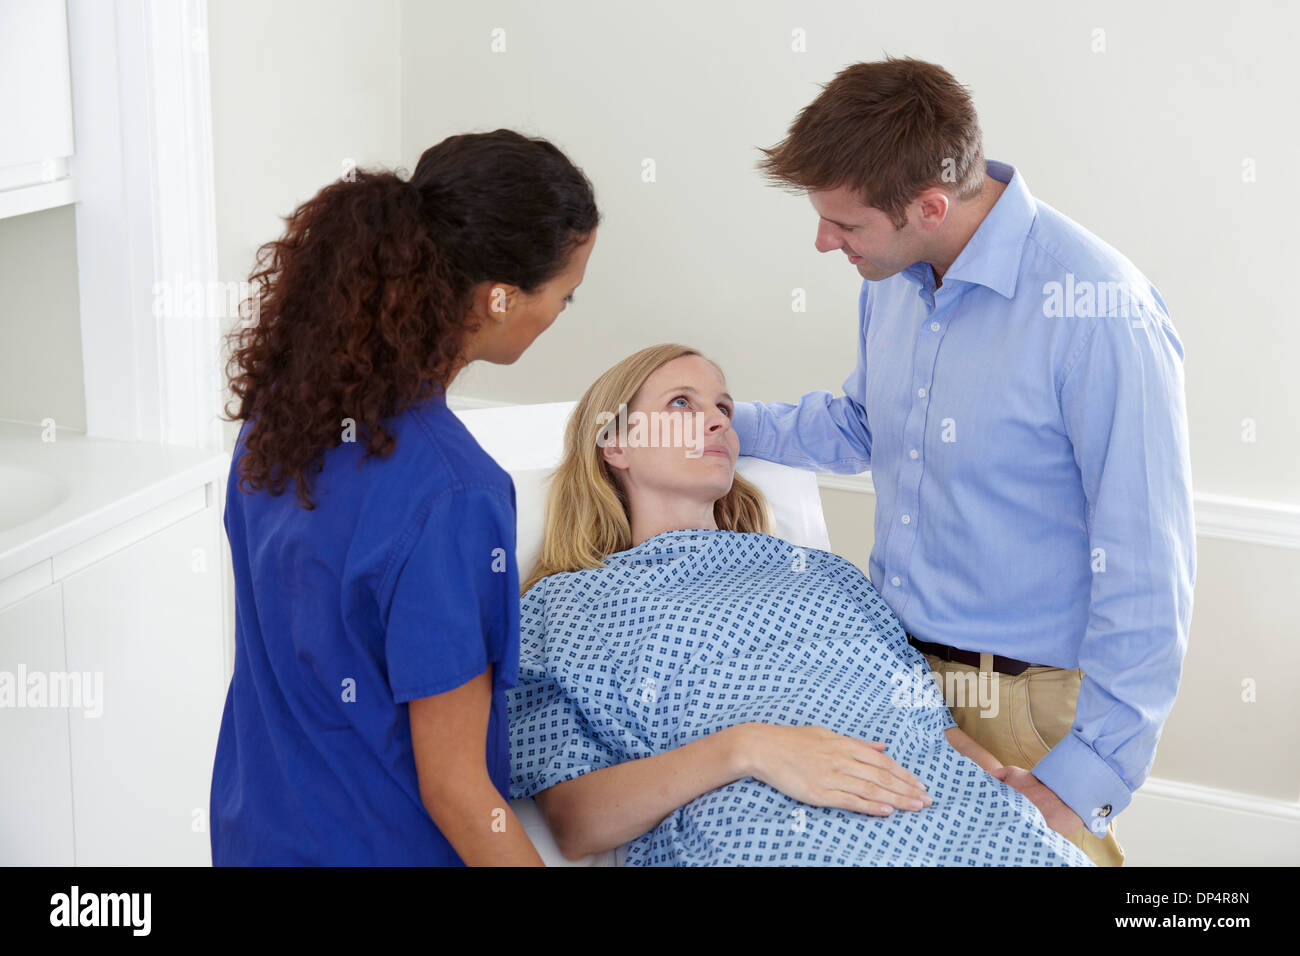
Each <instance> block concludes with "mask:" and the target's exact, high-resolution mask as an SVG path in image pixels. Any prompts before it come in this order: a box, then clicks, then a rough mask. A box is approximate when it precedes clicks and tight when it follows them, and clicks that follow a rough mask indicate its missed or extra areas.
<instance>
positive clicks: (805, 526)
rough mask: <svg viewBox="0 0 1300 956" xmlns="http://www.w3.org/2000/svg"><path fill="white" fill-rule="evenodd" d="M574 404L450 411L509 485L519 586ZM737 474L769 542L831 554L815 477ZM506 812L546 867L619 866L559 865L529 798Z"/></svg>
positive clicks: (780, 468) (604, 860) (770, 470)
mask: <svg viewBox="0 0 1300 956" xmlns="http://www.w3.org/2000/svg"><path fill="white" fill-rule="evenodd" d="M453 401H454V400H453ZM576 404H577V403H576V402H551V403H547V404H543V405H509V406H501V407H495V408H474V409H456V415H457V417H458V418H460V420H461V421H463V422H464V423H465V426H466V427H467V428H468V429H469V431H470V433H471V434H472V435H473V436H474V438H475V440H476V441H477V442H478V443H479V445H481V446H482V448H483V450H484V451H486V452H487V453H488V454H489V455H491V456H492V457H493V458H494V459H496V461H497V463H498V464H500V465H501V467H502V468H504V469H505V470H506V471H507V472H509V473H510V477H511V479H513V481H514V484H515V505H516V508H517V510H518V537H517V541H516V552H515V558H516V560H517V561H518V565H519V576H520V579H521V580H522V579H523V578H524V577H526V576H527V574H528V572H529V571H530V570H531V569H532V566H533V562H534V561H535V560H536V558H537V555H538V553H539V552H540V551H541V547H542V526H543V522H544V519H545V510H546V479H547V477H548V476H549V475H550V473H551V471H552V470H553V469H554V468H555V466H556V465H558V464H559V462H560V456H561V454H562V451H563V443H564V428H565V425H566V424H567V422H568V419H569V414H570V413H571V412H572V411H573V408H574V406H575V405H576ZM736 470H737V471H738V472H739V473H740V474H741V475H743V476H744V477H745V479H746V480H747V481H749V482H751V483H752V484H754V485H756V486H757V487H758V488H759V489H760V490H761V491H762V492H763V494H764V495H765V496H766V497H767V500H768V503H769V505H770V506H771V508H772V518H773V527H772V533H773V534H774V535H776V536H777V537H779V538H784V539H785V540H787V541H789V542H791V543H792V544H796V545H799V546H801V547H806V548H820V549H821V550H823V551H829V550H830V547H831V545H830V538H829V537H828V535H827V533H826V521H825V518H824V517H823V516H822V505H821V496H820V494H819V492H818V490H817V476H816V475H815V474H814V473H813V472H810V471H803V470H800V469H798V468H790V467H788V466H786V465H778V464H776V463H775V462H770V461H763V460H762V459H758V458H748V457H742V458H740V459H739V460H738V461H737V463H736ZM511 807H512V808H513V809H514V811H515V814H516V815H517V816H518V817H519V820H520V822H521V823H522V824H523V826H524V829H525V830H526V831H527V832H528V836H529V837H530V838H531V839H532V841H533V845H534V846H535V847H537V851H538V852H539V853H540V854H541V856H542V859H543V860H544V861H545V862H546V864H547V865H548V866H619V865H622V862H623V858H624V856H625V851H626V848H625V847H619V848H618V849H617V850H610V851H608V852H606V853H600V854H593V855H591V856H587V857H584V858H583V859H581V860H566V859H564V857H563V856H561V855H560V851H559V849H558V848H557V847H556V845H555V840H554V839H553V838H552V837H551V833H550V831H549V829H548V828H547V826H546V821H545V819H543V817H542V814H541V811H540V810H539V809H538V808H537V805H536V804H535V803H534V802H533V799H532V798H531V797H529V798H527V799H524V800H512V801H511Z"/></svg>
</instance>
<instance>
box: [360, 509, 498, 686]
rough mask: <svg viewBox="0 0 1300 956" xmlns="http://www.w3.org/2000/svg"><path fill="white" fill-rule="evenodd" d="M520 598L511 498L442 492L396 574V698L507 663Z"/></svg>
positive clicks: (389, 631)
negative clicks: (490, 665)
mask: <svg viewBox="0 0 1300 956" xmlns="http://www.w3.org/2000/svg"><path fill="white" fill-rule="evenodd" d="M518 600H519V574H518V570H517V568H516V566H515V521H514V507H513V504H512V502H511V501H510V499H509V497H508V496H506V495H504V494H503V493H502V492H500V491H496V490H493V489H490V488H470V489H465V488H456V489H452V490H449V491H447V492H444V493H443V494H441V495H440V496H439V497H438V498H436V499H435V500H434V501H433V503H432V505H431V506H430V509H429V512H428V515H427V516H426V517H425V518H424V520H423V522H422V524H421V526H420V527H419V529H418V532H417V533H415V540H414V542H413V544H412V545H411V547H410V549H409V552H408V555H407V557H406V560H405V562H404V563H403V564H402V566H401V567H400V568H399V569H398V571H397V572H396V582H395V584H394V586H393V596H392V600H391V601H390V603H389V608H388V618H387V624H386V629H385V636H384V648H385V656H386V659H387V666H388V682H389V686H390V687H391V688H392V691H393V699H394V700H396V701H397V702H398V703H402V702H405V701H411V700H416V699H418V698H421V697H431V696H433V695H434V694H441V693H443V692H444V691H448V690H452V689H453V688H456V687H460V686H461V685H462V684H464V683H466V682H467V681H469V680H470V679H471V678H474V677H477V676H478V675H479V674H481V673H483V672H484V671H485V670H486V669H487V667H488V665H489V664H498V663H501V662H504V661H505V660H507V657H508V654H507V651H508V645H509V642H511V641H517V640H518V634H517V628H518ZM512 605H513V607H512ZM503 677H505V678H508V679H509V680H511V681H512V680H513V675H498V674H494V675H493V683H494V684H498V685H499V684H500V683H501V679H502V678H503Z"/></svg>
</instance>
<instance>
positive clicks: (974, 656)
mask: <svg viewBox="0 0 1300 956" xmlns="http://www.w3.org/2000/svg"><path fill="white" fill-rule="evenodd" d="M903 633H905V634H907V632H906V631H904V632H903ZM907 643H909V644H911V645H912V646H913V647H915V648H916V649H917V650H918V651H920V652H921V653H922V654H933V655H934V656H935V657H938V658H939V659H940V660H945V661H954V662H956V663H958V664H966V665H968V666H970V667H975V668H978V667H979V666H980V655H979V652H978V651H963V650H962V649H961V648H959V647H949V646H948V645H947V644H933V643H931V642H930V641H922V640H920V639H918V638H916V637H913V636H912V635H911V634H907ZM1035 666H1037V665H1035V664H1029V663H1026V662H1025V661H1018V660H1016V659H1015V658H1014V657H1003V656H1002V655H1001V654H994V655H993V669H994V670H995V671H997V672H998V673H999V674H1006V675H1007V676H1008V677H1015V676H1016V675H1017V674H1023V673H1024V672H1025V671H1027V670H1028V669H1029V668H1031V667H1035Z"/></svg>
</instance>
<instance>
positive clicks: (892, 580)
mask: <svg viewBox="0 0 1300 956" xmlns="http://www.w3.org/2000/svg"><path fill="white" fill-rule="evenodd" d="M889 583H890V584H892V585H893V586H894V587H898V586H899V585H900V584H902V583H903V579H902V578H900V577H899V576H898V575H897V574H895V575H894V576H893V577H892V578H890V579H889Z"/></svg>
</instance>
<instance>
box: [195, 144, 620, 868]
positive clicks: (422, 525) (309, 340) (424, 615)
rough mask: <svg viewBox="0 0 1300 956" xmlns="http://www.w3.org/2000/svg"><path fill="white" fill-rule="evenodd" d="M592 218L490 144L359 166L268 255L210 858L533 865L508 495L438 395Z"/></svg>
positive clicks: (567, 291) (248, 364)
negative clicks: (523, 793)
mask: <svg viewBox="0 0 1300 956" xmlns="http://www.w3.org/2000/svg"><path fill="white" fill-rule="evenodd" d="M598 220H599V215H598V213H597V211H596V206H595V201H594V198H593V196H592V191H591V184H590V183H589V182H588V181H587V179H586V177H585V176H584V175H583V174H582V172H581V170H579V169H578V168H577V167H576V166H574V165H573V164H572V163H571V162H570V161H569V160H568V158H567V157H565V156H564V154H563V153H561V152H560V151H559V150H558V149H556V148H555V146H554V145H552V144H551V143H548V142H547V141H546V140H543V139H536V138H528V137H525V136H521V135H520V134H518V133H515V132H513V131H511V130H496V131H494V132H492V133H473V134H465V135H460V136H451V137H448V138H447V139H445V140H443V141H442V142H441V143H438V144H437V145H435V146H433V147H431V148H430V149H428V150H425V152H424V153H423V155H421V157H420V162H419V164H418V165H417V167H416V169H415V172H414V173H413V174H412V175H411V177H410V179H409V180H408V179H404V178H403V177H402V176H400V175H398V174H397V173H395V172H389V171H384V170H355V171H354V172H353V174H352V175H351V176H350V177H349V178H348V179H347V180H343V181H339V182H335V183H331V184H329V185H327V186H325V187H324V188H323V189H321V190H320V192H319V193H317V194H316V196H314V197H313V198H312V199H310V200H308V201H307V202H305V203H303V204H302V205H301V206H299V207H298V209H296V210H295V211H294V212H293V213H292V214H291V215H290V216H289V217H288V218H287V220H286V230H285V234H284V236H283V237H282V238H281V239H278V240H275V241H273V242H270V243H267V244H266V245H265V246H263V247H262V249H261V250H259V255H258V267H257V269H256V270H255V271H254V273H253V275H252V276H251V279H252V282H253V287H254V289H255V292H254V294H253V296H251V297H250V300H249V303H248V308H249V313H250V314H248V315H247V321H245V322H243V323H241V325H240V326H239V327H237V328H236V329H235V331H234V332H232V333H231V344H232V351H231V357H230V362H229V366H228V369H229V371H230V388H231V391H232V393H233V394H234V396H235V399H236V402H237V410H236V411H235V412H234V414H232V415H231V416H230V417H231V418H232V420H240V421H242V422H243V426H242V428H241V430H240V434H239V440H238V442H237V443H236V448H235V453H234V456H233V459H232V462H231V472H230V482H229V485H228V489H227V494H226V513H225V524H226V531H227V536H228V538H229V541H230V548H231V556H232V560H233V566H234V576H235V620H236V625H235V661H234V674H233V676H232V679H231V684H230V689H229V692H228V695H227V698H226V706H225V710H224V712H223V715H222V723H221V729H220V734H219V737H218V743H217V753H216V758H215V761H214V766H213V777H212V794H211V805H210V821H211V825H210V831H211V838H212V857H213V862H214V863H216V864H218V865H223V864H270V865H293V864H381V865H403V864H452V865H455V864H460V863H472V864H508V865H523V864H532V865H540V863H541V858H540V857H539V856H538V854H537V851H536V849H535V848H534V847H533V846H532V843H531V842H530V841H529V840H528V837H527V834H526V833H525V832H524V829H523V827H522V825H521V824H520V823H519V821H518V820H517V819H516V818H515V816H514V814H513V812H512V810H511V809H510V806H509V801H508V800H507V799H506V797H507V794H508V790H507V787H508V777H509V754H508V743H507V732H508V728H507V726H506V725H507V721H506V713H505V696H504V691H505V688H507V687H509V686H511V685H512V684H513V683H514V681H515V678H516V671H517V660H518V652H519V634H518V614H519V579H518V572H517V569H516V565H515V512H514V488H513V485H512V484H511V481H510V478H509V476H508V475H507V474H506V473H505V472H504V471H503V470H502V469H501V468H500V467H499V466H498V465H497V464H496V463H495V462H493V461H492V459H491V458H490V457H489V456H488V455H487V454H486V453H485V452H484V451H483V450H482V449H481V448H479V446H478V444H477V443H476V442H475V441H474V440H473V438H472V436H471V435H470V434H469V432H468V430H467V429H466V428H465V427H464V426H463V425H462V424H461V422H460V421H459V419H457V418H456V416H455V415H454V414H452V412H451V411H450V410H449V409H448V408H447V406H446V400H445V395H446V391H447V388H448V387H449V386H450V385H451V384H452V382H453V381H454V380H455V378H456V376H457V375H458V374H459V372H460V371H461V370H462V369H463V368H464V367H465V366H466V365H468V364H469V363H471V362H473V361H475V360H485V361H489V362H493V363H495V364H502V365H509V364H511V363H513V362H515V361H516V360H517V359H518V358H519V356H520V355H521V354H522V353H523V351H524V350H525V349H527V348H528V346H529V345H531V344H532V342H533V340H534V339H536V338H537V336H538V335H539V334H540V333H541V332H543V331H544V330H545V329H546V328H547V327H549V326H550V325H551V324H552V323H553V322H554V321H555V320H556V318H557V317H558V316H559V314H560V313H561V312H563V311H564V307H565V305H566V304H567V302H568V301H570V300H571V299H572V296H573V290H574V289H575V288H576V286H577V285H578V284H579V283H580V282H581V281H582V277H583V274H584V272H585V269H586V264H587V258H588V256H589V255H590V253H591V249H592V247H593V245H594V243H595V238H596V226H597V223H598Z"/></svg>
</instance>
